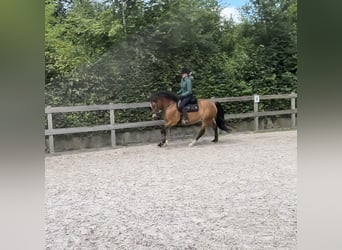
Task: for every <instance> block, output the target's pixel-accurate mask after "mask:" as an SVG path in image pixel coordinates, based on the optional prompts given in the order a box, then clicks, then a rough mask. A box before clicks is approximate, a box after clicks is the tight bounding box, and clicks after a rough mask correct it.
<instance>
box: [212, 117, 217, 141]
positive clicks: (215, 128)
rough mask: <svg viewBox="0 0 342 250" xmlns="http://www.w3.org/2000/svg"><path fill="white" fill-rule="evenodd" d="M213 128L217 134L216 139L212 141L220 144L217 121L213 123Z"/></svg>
mask: <svg viewBox="0 0 342 250" xmlns="http://www.w3.org/2000/svg"><path fill="white" fill-rule="evenodd" d="M211 127H212V128H213V130H214V133H215V137H214V139H213V140H212V142H218V129H217V124H216V122H215V120H213V121H212V123H211Z"/></svg>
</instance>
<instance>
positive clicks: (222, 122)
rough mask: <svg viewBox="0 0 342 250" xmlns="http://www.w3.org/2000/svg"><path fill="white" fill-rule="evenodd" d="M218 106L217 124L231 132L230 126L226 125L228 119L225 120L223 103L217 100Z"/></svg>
mask: <svg viewBox="0 0 342 250" xmlns="http://www.w3.org/2000/svg"><path fill="white" fill-rule="evenodd" d="M215 105H216V108H217V114H216V124H217V126H218V127H219V128H220V129H222V130H224V131H226V132H227V133H229V132H230V131H231V129H230V128H228V126H227V125H226V121H225V120H224V110H223V108H222V105H221V103H219V102H215Z"/></svg>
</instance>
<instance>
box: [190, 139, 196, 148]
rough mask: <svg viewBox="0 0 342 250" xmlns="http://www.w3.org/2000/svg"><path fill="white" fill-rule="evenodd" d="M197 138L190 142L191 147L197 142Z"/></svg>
mask: <svg viewBox="0 0 342 250" xmlns="http://www.w3.org/2000/svg"><path fill="white" fill-rule="evenodd" d="M196 142H197V141H196V140H193V141H192V142H191V143H190V144H189V147H192V146H194V145H195V144H196Z"/></svg>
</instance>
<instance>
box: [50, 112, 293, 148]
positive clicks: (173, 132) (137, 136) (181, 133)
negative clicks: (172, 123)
mask: <svg viewBox="0 0 342 250" xmlns="http://www.w3.org/2000/svg"><path fill="white" fill-rule="evenodd" d="M230 125H232V126H233V127H234V129H233V131H232V132H233V133H234V132H244V131H254V120H253V119H250V120H245V121H240V122H238V123H232V122H231V123H230ZM290 127H291V118H273V119H272V118H268V117H267V118H259V130H267V129H282V128H290ZM198 132H199V126H198V125H194V126H189V127H181V126H180V127H175V128H171V129H170V138H171V139H181V138H195V136H196V135H197V133H198ZM219 133H225V132H224V131H220V130H219ZM205 136H209V137H213V136H214V132H213V130H212V129H211V128H208V129H207V131H206V133H205V134H204V137H205ZM160 138H161V134H160V129H159V128H158V129H146V130H144V131H137V130H135V131H133V130H132V131H126V132H123V131H120V130H118V131H116V143H117V145H121V146H125V145H129V144H137V143H153V142H156V143H157V142H159V141H160ZM54 141H55V152H62V151H69V150H80V149H86V148H101V147H110V146H111V142H110V133H103V134H99V133H97V134H91V133H87V134H86V135H85V134H83V135H81V134H73V135H59V136H54ZM45 145H46V146H45V147H46V152H48V145H49V143H48V139H47V137H46V139H45Z"/></svg>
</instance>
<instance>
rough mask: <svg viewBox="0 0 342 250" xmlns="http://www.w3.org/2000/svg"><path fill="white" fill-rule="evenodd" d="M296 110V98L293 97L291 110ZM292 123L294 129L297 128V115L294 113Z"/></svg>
mask: <svg viewBox="0 0 342 250" xmlns="http://www.w3.org/2000/svg"><path fill="white" fill-rule="evenodd" d="M291 94H292V95H294V94H295V93H293V92H292V93H291ZM295 109H296V98H295V97H292V98H291V110H293V111H294V110H295ZM291 123H292V128H294V127H296V114H295V113H292V114H291Z"/></svg>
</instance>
